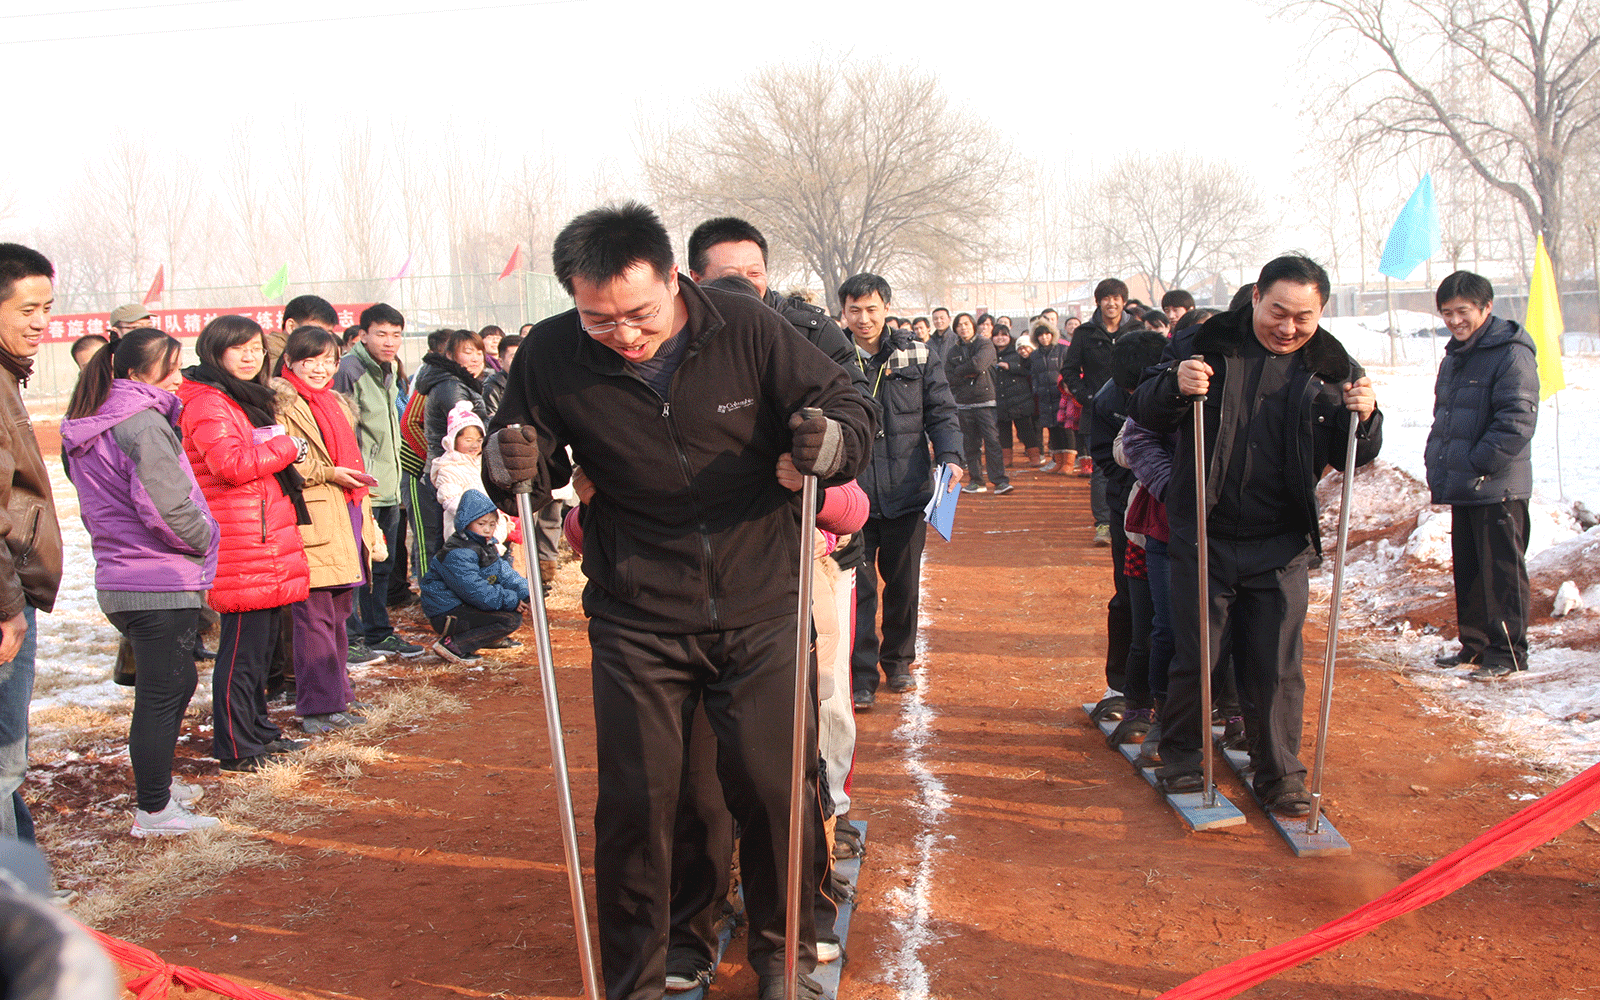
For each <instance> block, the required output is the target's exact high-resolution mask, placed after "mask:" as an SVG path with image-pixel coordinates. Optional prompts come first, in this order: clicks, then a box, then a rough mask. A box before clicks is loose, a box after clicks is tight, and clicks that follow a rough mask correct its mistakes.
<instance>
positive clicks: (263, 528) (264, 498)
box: [261, 492, 267, 545]
mask: <svg viewBox="0 0 1600 1000" xmlns="http://www.w3.org/2000/svg"><path fill="white" fill-rule="evenodd" d="M261 544H262V545H265V544H267V495H266V493H264V492H263V493H262V494H261Z"/></svg>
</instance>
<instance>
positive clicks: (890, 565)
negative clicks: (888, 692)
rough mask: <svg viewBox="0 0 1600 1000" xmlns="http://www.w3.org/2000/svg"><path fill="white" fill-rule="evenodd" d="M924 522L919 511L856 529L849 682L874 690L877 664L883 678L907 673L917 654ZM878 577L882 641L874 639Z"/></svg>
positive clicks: (875, 519)
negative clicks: (858, 541) (858, 550)
mask: <svg viewBox="0 0 1600 1000" xmlns="http://www.w3.org/2000/svg"><path fill="white" fill-rule="evenodd" d="M927 539H928V522H926V521H924V520H923V519H922V512H921V511H914V512H913V513H910V514H902V515H901V516H899V517H869V518H867V524H866V526H865V527H864V528H862V529H861V541H862V559H861V565H860V566H857V567H856V622H855V645H854V648H853V649H852V650H851V653H850V675H851V684H852V686H853V687H854V689H855V690H857V691H876V690H878V665H879V664H880V663H881V664H883V673H884V676H886V677H893V676H894V675H896V674H904V673H909V672H910V670H911V661H912V660H913V659H914V658H915V657H916V655H917V606H918V602H919V599H920V596H921V595H920V594H919V587H920V584H921V582H922V546H923V544H924V543H925V542H926V541H927ZM879 577H882V578H883V641H882V643H881V644H880V643H879V641H878V631H877V621H878V579H879Z"/></svg>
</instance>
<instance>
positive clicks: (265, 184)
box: [200, 119, 285, 305]
mask: <svg viewBox="0 0 1600 1000" xmlns="http://www.w3.org/2000/svg"><path fill="white" fill-rule="evenodd" d="M254 132H255V125H254V123H253V122H252V121H250V120H249V119H245V120H243V121H241V122H239V123H238V124H236V125H235V126H234V131H233V141H232V143H231V144H230V145H229V146H228V155H227V159H226V161H225V163H224V164H223V173H222V182H223V203H224V204H225V205H226V206H227V209H228V213H229V216H230V220H229V221H231V222H232V223H233V234H232V235H233V239H232V240H231V241H230V242H229V243H228V244H225V245H224V249H225V250H226V251H228V252H230V253H231V256H232V257H233V258H234V260H235V261H236V263H235V264H234V268H233V271H234V275H235V276H236V277H237V278H239V279H240V283H241V284H246V285H248V284H252V283H256V282H261V281H265V280H266V279H267V277H268V276H269V275H271V274H272V272H274V271H276V270H277V269H278V267H279V266H280V265H281V264H283V262H284V259H285V258H284V257H281V256H279V252H280V248H281V247H282V246H283V243H284V241H283V240H281V239H279V238H278V237H277V232H278V230H277V227H276V226H274V225H273V222H274V219H273V216H274V211H273V204H272V191H273V184H272V182H271V181H272V178H271V176H270V175H269V174H268V173H267V171H266V170H265V169H264V168H263V166H262V164H263V162H271V161H270V160H265V159H264V158H263V157H261V156H260V155H259V153H258V152H257V149H256V143H255V141H254V139H253V136H254ZM233 297H234V296H232V295H230V294H227V293H223V295H222V296H221V297H220V300H219V301H211V302H202V303H200V305H230V304H232V303H231V302H229V301H227V299H230V298H233Z"/></svg>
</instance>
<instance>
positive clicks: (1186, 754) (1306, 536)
mask: <svg viewBox="0 0 1600 1000" xmlns="http://www.w3.org/2000/svg"><path fill="white" fill-rule="evenodd" d="M1327 301H1328V274H1327V272H1326V271H1324V270H1323V269H1322V267H1321V266H1320V265H1318V264H1317V263H1316V262H1314V261H1312V260H1310V259H1308V258H1306V257H1302V256H1297V255H1289V256H1285V257H1279V258H1276V259H1275V260H1272V261H1269V262H1268V263H1267V265H1266V266H1265V267H1263V268H1262V269H1261V275H1260V278H1259V279H1258V280H1257V282H1256V287H1255V293H1254V295H1253V296H1252V299H1251V304H1250V305H1249V306H1246V307H1242V308H1240V309H1238V310H1236V311H1234V312H1228V313H1223V314H1222V315H1220V316H1216V317H1213V318H1212V319H1210V320H1207V321H1206V322H1205V323H1202V324H1200V325H1198V326H1191V327H1189V328H1188V329H1187V330H1184V331H1183V332H1182V333H1181V334H1179V335H1178V336H1177V337H1176V338H1174V339H1173V340H1171V341H1169V342H1168V343H1167V349H1166V351H1165V352H1164V354H1163V364H1162V365H1160V366H1159V367H1157V368H1155V369H1152V370H1151V375H1150V377H1148V378H1146V379H1145V380H1144V382H1142V383H1141V384H1140V386H1139V388H1138V389H1137V390H1136V391H1135V392H1134V395H1133V399H1132V401H1131V404H1130V406H1129V415H1130V416H1132V417H1133V419H1134V420H1135V421H1136V422H1137V423H1139V424H1140V425H1142V426H1143V427H1145V428H1147V429H1149V430H1152V431H1155V432H1157V433H1163V434H1165V433H1171V432H1177V434H1178V444H1177V449H1176V451H1175V452H1174V456H1173V469H1172V479H1171V481H1170V483H1169V484H1168V486H1167V496H1166V506H1167V522H1168V526H1169V528H1170V531H1171V535H1172V537H1171V541H1170V542H1169V549H1168V558H1169V563H1170V566H1171V570H1172V575H1171V616H1172V636H1173V641H1174V644H1175V646H1176V651H1175V654H1174V656H1173V659H1172V666H1171V670H1170V674H1169V677H1168V692H1167V701H1166V703H1165V704H1164V705H1163V706H1162V711H1161V729H1162V736H1161V759H1162V762H1163V763H1162V767H1161V770H1160V772H1159V777H1160V782H1161V784H1162V787H1163V788H1164V789H1165V790H1166V791H1168V792H1190V791H1200V790H1201V789H1202V786H1203V784H1204V782H1203V780H1202V778H1201V758H1200V740H1201V738H1202V730H1204V734H1205V738H1207V739H1209V738H1210V726H1209V721H1210V716H1211V706H1209V705H1202V704H1200V671H1201V669H1203V668H1204V669H1209V668H1210V665H1211V664H1213V663H1215V662H1216V661H1217V658H1218V657H1219V656H1220V655H1221V651H1222V642H1223V638H1224V636H1230V635H1231V637H1232V642H1233V647H1232V648H1233V655H1234V670H1235V672H1236V676H1237V677H1238V684H1239V697H1240V701H1241V702H1242V703H1243V708H1244V722H1245V731H1246V732H1247V733H1248V735H1249V739H1250V761H1251V765H1252V766H1253V768H1254V770H1255V777H1254V785H1255V790H1256V793H1257V794H1258V795H1259V796H1260V797H1261V799H1262V801H1263V802H1264V803H1265V805H1266V807H1267V808H1268V809H1271V810H1272V811H1274V812H1276V813H1279V814H1280V815H1285V816H1304V815H1305V814H1306V813H1308V812H1310V810H1311V796H1310V794H1309V793H1308V792H1307V791H1306V787H1305V772H1306V769H1305V766H1304V765H1303V764H1301V762H1300V760H1299V757H1298V754H1299V752H1300V734H1301V726H1302V724H1303V715H1304V701H1305V677H1304V675H1303V674H1302V672H1301V663H1300V661H1301V657H1302V654H1303V653H1304V640H1303V638H1302V629H1303V628H1304V627H1305V620H1306V605H1307V601H1308V597H1309V581H1308V576H1307V573H1308V570H1309V568H1310V566H1311V564H1312V562H1313V561H1314V560H1316V559H1318V558H1320V556H1321V553H1322V533H1321V529H1320V527H1319V520H1318V517H1319V513H1318V509H1317V497H1316V486H1317V480H1318V479H1319V478H1320V477H1321V475H1322V471H1323V469H1325V468H1326V467H1328V466H1330V465H1331V466H1333V467H1334V468H1336V469H1338V468H1342V467H1343V465H1344V464H1345V444H1346V435H1347V433H1348V432H1349V428H1350V421H1352V420H1356V421H1359V423H1358V424H1357V433H1356V464H1357V465H1358V466H1360V465H1365V464H1367V463H1368V462H1371V461H1372V460H1373V459H1374V458H1376V457H1377V454H1378V449H1379V447H1380V446H1381V445H1382V443H1383V434H1382V430H1383V415H1382V414H1381V413H1379V412H1378V401H1377V396H1376V394H1375V393H1374V392H1373V390H1372V382H1371V380H1370V379H1368V378H1366V377H1365V374H1364V373H1363V372H1362V370H1361V366H1360V365H1358V364H1356V362H1355V360H1354V359H1353V358H1351V357H1350V355H1349V353H1348V352H1347V351H1345V349H1344V346H1343V345H1341V344H1340V343H1339V341H1338V340H1336V339H1335V338H1334V337H1333V335H1332V334H1330V333H1328V332H1327V331H1326V330H1323V329H1321V328H1320V327H1319V326H1318V322H1319V321H1320V320H1321V318H1322V310H1323V308H1324V306H1326V305H1327ZM1197 355H1198V356H1200V357H1201V358H1203V360H1199V359H1197V358H1196V356H1197ZM1199 397H1204V399H1205V401H1204V404H1203V410H1204V416H1205V431H1204V433H1205V436H1206V462H1207V468H1206V469H1204V470H1202V472H1203V475H1204V478H1205V510H1204V513H1203V514H1201V513H1200V512H1198V511H1197V495H1196V488H1195V469H1194V421H1193V419H1192V413H1193V407H1194V401H1195V400H1196V399H1197V398H1199ZM1345 471H1353V470H1345ZM1200 516H1204V517H1205V518H1206V522H1207V526H1208V532H1209V534H1208V539H1209V544H1208V563H1209V573H1210V578H1209V580H1208V581H1206V582H1205V586H1206V589H1205V590H1201V586H1202V581H1201V580H1200V578H1199V560H1198V547H1197V541H1196V539H1197V538H1198V533H1197V525H1198V523H1199V517H1200ZM1202 594H1203V595H1204V597H1202V596H1201V595H1202ZM1202 603H1203V604H1204V606H1205V607H1206V609H1207V612H1206V613H1207V615H1208V617H1209V620H1210V640H1211V648H1210V649H1209V650H1202V649H1201V648H1200V643H1199V635H1200V622H1199V614H1200V607H1201V605H1202ZM1230 625H1231V626H1232V627H1231V631H1230V628H1229V626H1230Z"/></svg>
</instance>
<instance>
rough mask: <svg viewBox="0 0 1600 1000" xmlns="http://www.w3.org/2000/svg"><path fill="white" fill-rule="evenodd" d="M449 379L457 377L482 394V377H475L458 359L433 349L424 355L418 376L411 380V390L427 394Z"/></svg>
mask: <svg viewBox="0 0 1600 1000" xmlns="http://www.w3.org/2000/svg"><path fill="white" fill-rule="evenodd" d="M448 379H456V380H458V381H460V382H462V383H463V384H465V385H468V386H471V387H472V388H473V389H475V390H476V391H477V392H479V393H480V394H481V393H482V392H483V380H482V378H481V377H480V378H474V377H473V376H472V374H471V373H470V372H468V371H467V370H466V369H465V368H463V367H461V365H460V364H459V363H457V362H456V361H453V360H451V359H450V358H447V357H445V356H444V355H443V354H438V353H435V352H433V351H429V352H428V353H427V354H424V355H423V356H422V366H421V367H420V368H418V369H417V374H416V377H415V378H413V379H412V380H411V391H412V392H415V393H418V394H420V395H423V396H426V395H427V394H428V392H429V390H431V389H432V388H433V387H434V386H436V385H438V384H439V383H440V382H444V381H446V380H448Z"/></svg>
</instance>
